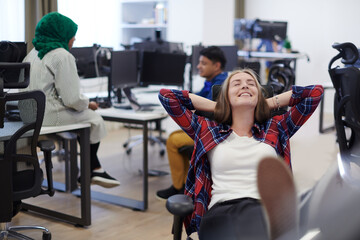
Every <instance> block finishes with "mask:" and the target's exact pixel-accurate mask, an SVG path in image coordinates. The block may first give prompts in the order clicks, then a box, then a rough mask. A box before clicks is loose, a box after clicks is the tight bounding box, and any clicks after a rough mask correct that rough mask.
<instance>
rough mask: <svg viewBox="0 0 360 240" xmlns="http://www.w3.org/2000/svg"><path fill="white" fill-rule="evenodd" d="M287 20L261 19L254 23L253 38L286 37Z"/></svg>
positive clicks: (272, 38) (276, 38) (279, 38)
mask: <svg viewBox="0 0 360 240" xmlns="http://www.w3.org/2000/svg"><path fill="white" fill-rule="evenodd" d="M286 32H287V22H278V21H262V20H258V21H256V22H255V24H254V36H253V37H254V38H262V39H270V40H277V41H282V40H284V39H285V38H286Z"/></svg>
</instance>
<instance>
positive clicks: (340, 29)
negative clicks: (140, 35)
mask: <svg viewBox="0 0 360 240" xmlns="http://www.w3.org/2000/svg"><path fill="white" fill-rule="evenodd" d="M25 1H27V0H11V1H9V0H0V40H10V41H24V39H25V24H24V21H25V17H24V2H25ZM129 2H135V3H136V2H148V1H146V0H142V1H140V0H139V1H138V0H133V1H131V0H105V1H97V0H76V1H72V0H58V11H59V12H60V13H62V14H64V15H66V16H68V17H70V18H72V19H73V20H74V21H75V22H76V23H77V24H78V25H79V30H78V32H77V35H76V41H75V44H74V47H81V46H91V45H93V44H94V43H97V44H100V45H101V46H104V47H112V48H114V49H115V50H119V49H122V48H123V47H122V45H121V44H129V43H130V42H129V40H126V41H124V40H123V37H124V32H123V25H122V24H123V23H122V19H123V16H124V14H126V13H124V12H123V11H124V4H127V3H129ZM151 2H156V1H151ZM158 2H162V1H158ZM166 3H167V19H168V21H167V24H166V30H163V31H162V34H163V35H162V37H163V38H164V39H166V40H167V41H173V42H182V43H184V47H185V50H186V51H187V52H189V53H190V50H191V45H194V44H199V43H202V44H203V45H233V44H234V43H236V41H235V40H234V34H233V30H234V19H235V18H246V19H256V18H259V19H261V20H277V21H287V22H288V28H287V35H288V38H289V40H290V41H291V45H292V49H293V50H296V51H299V52H300V53H304V54H306V55H307V56H308V57H309V61H307V59H306V58H301V59H298V60H297V66H296V84H298V85H308V84H324V83H326V82H329V81H330V77H329V74H328V71H327V70H328V63H329V61H330V59H331V58H332V57H333V56H335V55H336V54H337V51H336V50H335V49H333V48H332V47H331V46H332V44H333V43H335V42H339V43H342V42H352V43H354V44H355V45H356V46H357V47H360V31H357V25H356V23H357V22H360V15H359V14H358V9H359V8H360V2H359V1H357V0H345V1H342V2H340V1H337V0H316V1H311V0H291V1H289V0H271V1H268V0H221V1H219V0H181V1H179V0H167V1H166ZM133 14H137V11H134V12H133ZM95 16H96V17H95ZM151 37H152V36H151ZM253 46H256V41H255V42H254V45H253ZM198 81H199V82H200V81H203V79H199V80H198ZM332 99H333V92H331V91H329V92H327V95H326V96H325V108H324V111H325V113H328V114H329V115H331V114H332V112H333V109H332V108H333V101H332ZM315 132H316V133H315ZM308 133H309V132H307V134H308ZM313 133H314V135H317V134H318V132H317V129H314V130H313ZM300 134H301V133H300ZM298 139H300V138H298ZM322 140H324V142H325V143H327V142H328V141H327V140H325V139H322ZM331 140H333V137H332V138H331ZM295 142H298V143H301V144H302V142H301V141H298V140H296V139H295ZM333 145H334V144H333ZM334 146H335V145H334ZM296 150H297V149H295V151H296ZM312 154H314V155H313V156H314V157H316V156H321V153H319V154H316V153H312ZM304 169H305V168H303V169H302V170H299V171H304ZM323 171H325V170H323ZM319 175H320V174H319ZM319 175H318V176H319ZM318 176H317V177H318ZM307 181H308V182H307V183H306V184H305V185H306V186H311V185H312V184H313V183H314V182H315V181H316V178H314V179H308V180H307ZM164 187H165V185H164Z"/></svg>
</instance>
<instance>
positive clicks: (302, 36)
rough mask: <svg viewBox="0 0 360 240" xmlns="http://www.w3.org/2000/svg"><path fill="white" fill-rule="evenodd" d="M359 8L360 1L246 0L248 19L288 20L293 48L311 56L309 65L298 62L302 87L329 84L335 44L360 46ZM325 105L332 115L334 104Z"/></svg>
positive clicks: (299, 82) (305, 62)
mask: <svg viewBox="0 0 360 240" xmlns="http://www.w3.org/2000/svg"><path fill="white" fill-rule="evenodd" d="M359 9H360V2H359V1H357V0H345V1H338V0H316V1H314V0H292V1H289V0H271V1H268V0H245V18H249V19H254V18H260V19H264V20H286V21H288V36H289V38H290V40H291V42H292V46H293V49H296V50H299V51H300V52H304V53H307V54H308V55H309V57H310V62H307V61H306V60H305V59H302V60H299V61H298V65H297V80H296V81H297V83H298V84H300V85H305V84H312V83H323V82H326V81H330V78H329V75H328V72H327V68H328V63H329V61H330V59H331V58H332V57H333V56H335V55H336V54H337V51H336V50H334V49H333V48H332V47H331V45H332V44H333V43H335V42H347V41H348V42H353V43H354V44H355V45H357V46H358V47H360V31H359V30H358V28H359V26H358V24H359V23H360V14H359ZM326 100H327V99H326ZM327 103H328V104H327ZM325 104H326V106H325V110H326V111H327V112H331V111H332V101H330V100H328V101H325Z"/></svg>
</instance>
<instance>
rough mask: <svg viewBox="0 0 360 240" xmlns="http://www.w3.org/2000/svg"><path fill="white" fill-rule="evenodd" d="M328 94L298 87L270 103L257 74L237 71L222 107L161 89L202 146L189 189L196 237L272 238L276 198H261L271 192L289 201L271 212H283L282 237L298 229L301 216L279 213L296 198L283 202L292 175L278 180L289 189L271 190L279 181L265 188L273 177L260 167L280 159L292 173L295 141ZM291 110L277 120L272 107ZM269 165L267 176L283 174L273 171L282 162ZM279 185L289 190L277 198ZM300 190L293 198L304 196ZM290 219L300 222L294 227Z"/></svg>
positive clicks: (189, 227) (190, 227) (189, 222)
mask: <svg viewBox="0 0 360 240" xmlns="http://www.w3.org/2000/svg"><path fill="white" fill-rule="evenodd" d="M323 91H324V90H323V87H322V86H321V85H311V86H306V87H301V86H293V87H292V90H290V91H288V92H284V93H281V94H279V95H276V96H274V97H272V98H268V99H265V97H264V96H263V94H262V88H261V85H260V84H259V81H258V79H257V76H256V74H255V73H254V72H253V71H252V70H250V69H244V70H238V71H234V72H232V73H231V74H229V76H228V78H227V79H226V80H225V82H224V83H223V85H222V89H221V91H220V95H219V97H218V98H217V102H214V101H211V100H208V99H206V98H203V97H200V96H197V95H195V94H192V93H189V92H188V91H186V90H184V91H179V90H170V89H161V90H160V93H159V100H160V102H161V104H162V105H163V106H164V108H165V109H166V111H167V112H168V114H169V115H170V117H172V118H173V120H174V121H175V122H176V123H177V124H178V125H179V126H180V127H181V128H182V129H183V130H184V131H185V132H186V133H187V134H188V135H189V136H190V137H191V138H192V139H194V141H195V144H194V152H193V155H192V158H191V161H190V167H189V172H188V176H187V181H186V185H185V194H186V195H188V196H190V197H191V198H192V200H193V202H194V210H193V213H192V214H190V215H189V216H187V217H186V218H185V227H186V232H187V234H188V235H190V234H191V233H192V232H195V231H197V232H198V233H199V239H200V240H203V239H206V240H212V239H268V237H269V236H268V228H267V226H268V224H267V221H266V219H267V218H266V217H265V216H266V214H264V211H263V201H264V203H266V202H267V203H268V201H267V200H268V199H269V198H267V197H266V198H267V199H264V198H263V197H261V198H260V195H262V196H267V195H268V193H272V195H273V197H272V198H270V200H273V201H272V202H275V204H276V199H277V200H280V199H283V200H284V201H281V202H280V205H279V204H278V208H277V209H272V211H269V212H272V213H274V214H279V215H278V216H276V217H275V219H276V220H278V222H276V221H275V222H276V225H278V226H280V229H281V231H280V232H279V233H276V234H277V235H278V236H280V235H282V234H283V233H285V232H287V231H291V230H292V229H291V227H294V226H295V225H296V224H295V222H296V221H297V217H296V214H293V215H288V214H283V215H282V214H281V213H279V212H278V211H277V210H281V211H283V209H282V208H284V209H285V208H288V206H289V205H288V204H287V200H288V199H290V197H285V198H282V197H283V196H284V194H283V193H284V192H285V194H286V188H283V186H287V183H288V182H289V181H290V179H291V178H290V177H288V176H286V174H284V175H283V176H284V177H282V178H281V180H280V181H278V182H277V183H281V184H279V185H278V186H277V187H275V188H274V189H273V190H274V191H273V192H271V190H270V189H269V188H268V187H267V186H269V185H271V184H270V183H271V181H267V182H265V185H263V184H264V182H262V183H260V184H259V182H258V178H260V179H263V180H268V179H269V178H262V176H259V175H257V174H258V165H259V163H261V162H262V160H264V159H273V158H278V157H279V158H280V159H281V161H282V162H283V163H285V164H286V167H288V168H289V169H291V158H290V138H291V137H292V136H293V135H294V134H295V133H296V132H297V130H299V129H300V127H301V126H302V125H303V124H304V123H305V122H306V121H307V120H308V119H309V117H310V116H311V115H312V113H314V111H315V110H316V108H317V106H318V104H319V103H320V101H321V99H322V96H323ZM285 106H290V107H291V108H290V109H289V110H288V111H287V112H286V113H284V114H282V115H277V116H274V117H271V115H270V110H271V109H279V108H281V107H285ZM194 110H200V111H206V112H214V119H215V120H210V119H208V118H206V117H202V116H199V115H197V114H196V113H195V112H194ZM262 166H263V167H261V171H259V174H262V175H264V173H269V174H270V173H276V172H277V171H273V170H274V169H273V168H272V167H271V166H273V167H276V165H274V164H272V163H271V162H270V164H267V162H265V165H262ZM264 166H265V168H264ZM267 166H269V167H267ZM273 175H276V174H273ZM267 183H269V184H267ZM266 184H267V185H266ZM273 185H274V184H273ZM258 186H259V190H260V189H262V190H264V191H263V194H261V192H260V191H259V190H258ZM277 188H279V189H282V188H283V190H284V191H282V193H281V194H280V193H279V194H277V193H278V192H279V191H277ZM290 188H292V187H291V186H290ZM292 189H293V190H292V191H290V192H291V196H292V197H291V199H296V198H295V197H294V195H295V190H294V188H292ZM266 191H267V193H266ZM294 202H296V200H294ZM284 203H285V204H284ZM264 205H265V206H269V205H267V204H264ZM270 205H271V204H270ZM292 206H294V208H293V211H292V212H293V213H295V206H296V204H290V207H289V208H292ZM279 208H281V209H279ZM288 210H289V211H288V212H291V209H288ZM285 213H286V212H285ZM270 217H271V218H272V216H270ZM289 222H291V223H293V224H290V225H289V224H288V223H289ZM283 226H285V228H283ZM293 236H294V235H293ZM272 239H273V238H272ZM275 239H277V238H276V237H275ZM284 239H297V238H296V237H295V238H292V237H290V238H284Z"/></svg>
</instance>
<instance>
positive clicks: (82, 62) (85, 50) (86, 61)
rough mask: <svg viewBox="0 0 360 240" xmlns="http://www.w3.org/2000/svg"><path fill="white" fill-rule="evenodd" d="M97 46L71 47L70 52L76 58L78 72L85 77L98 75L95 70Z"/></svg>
mask: <svg viewBox="0 0 360 240" xmlns="http://www.w3.org/2000/svg"><path fill="white" fill-rule="evenodd" d="M96 49H97V46H96V45H94V46H92V47H73V48H71V49H70V53H71V54H72V55H73V56H74V57H75V59H76V67H77V70H78V74H79V76H80V77H83V78H94V77H96V70H95V52H96Z"/></svg>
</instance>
